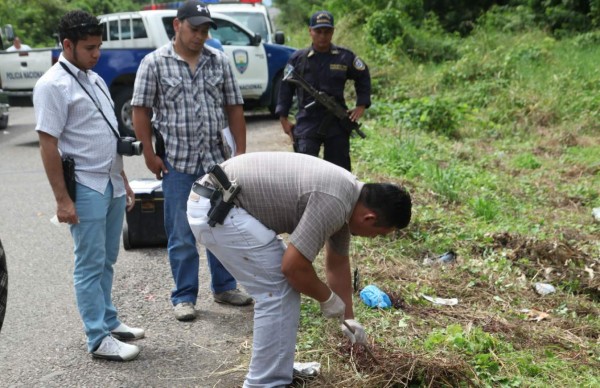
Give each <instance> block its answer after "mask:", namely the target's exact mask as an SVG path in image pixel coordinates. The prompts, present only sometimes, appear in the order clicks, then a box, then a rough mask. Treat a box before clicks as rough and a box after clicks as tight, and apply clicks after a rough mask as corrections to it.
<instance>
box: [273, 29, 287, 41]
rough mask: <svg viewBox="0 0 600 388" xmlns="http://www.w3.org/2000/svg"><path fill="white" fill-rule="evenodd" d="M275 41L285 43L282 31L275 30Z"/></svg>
mask: <svg viewBox="0 0 600 388" xmlns="http://www.w3.org/2000/svg"><path fill="white" fill-rule="evenodd" d="M275 43H277V44H284V43H285V35H283V31H277V32H275Z"/></svg>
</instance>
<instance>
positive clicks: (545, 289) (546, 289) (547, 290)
mask: <svg viewBox="0 0 600 388" xmlns="http://www.w3.org/2000/svg"><path fill="white" fill-rule="evenodd" d="M533 287H534V288H535V292H537V293H538V294H540V295H542V296H543V295H548V294H552V293H554V292H556V288H554V286H553V285H552V284H548V283H535V284H534V285H533Z"/></svg>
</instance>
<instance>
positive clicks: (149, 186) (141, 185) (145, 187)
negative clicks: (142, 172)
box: [129, 179, 162, 194]
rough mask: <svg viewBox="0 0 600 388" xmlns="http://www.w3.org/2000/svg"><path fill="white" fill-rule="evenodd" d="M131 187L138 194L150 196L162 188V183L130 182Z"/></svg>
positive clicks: (147, 180)
mask: <svg viewBox="0 0 600 388" xmlns="http://www.w3.org/2000/svg"><path fill="white" fill-rule="evenodd" d="M129 186H131V190H133V192H134V193H136V194H150V193H152V192H153V191H154V190H156V189H159V188H161V187H162V181H159V180H156V179H136V180H132V181H129Z"/></svg>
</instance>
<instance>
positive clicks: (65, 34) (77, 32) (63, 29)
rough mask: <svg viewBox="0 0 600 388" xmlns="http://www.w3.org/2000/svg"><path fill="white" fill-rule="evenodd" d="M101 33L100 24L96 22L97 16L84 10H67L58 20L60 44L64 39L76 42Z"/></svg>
mask: <svg viewBox="0 0 600 388" xmlns="http://www.w3.org/2000/svg"><path fill="white" fill-rule="evenodd" d="M101 35H102V25H101V24H100V23H99V22H98V18H96V17H95V16H94V15H92V14H90V13H89V12H86V11H81V10H75V11H69V12H67V13H66V14H64V16H63V17H62V18H61V19H60V21H59V22H58V37H59V39H60V43H61V44H62V42H63V41H64V40H65V39H69V40H70V41H71V42H73V44H77V42H79V40H80V39H85V38H87V37H88V36H101Z"/></svg>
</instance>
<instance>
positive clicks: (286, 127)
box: [279, 116, 295, 142]
mask: <svg viewBox="0 0 600 388" xmlns="http://www.w3.org/2000/svg"><path fill="white" fill-rule="evenodd" d="M279 122H280V123H281V127H282V128H283V132H285V134H286V135H288V136H289V137H290V139H292V142H293V141H294V127H295V125H294V124H292V123H291V122H290V120H288V118H287V117H284V116H281V117H279Z"/></svg>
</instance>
